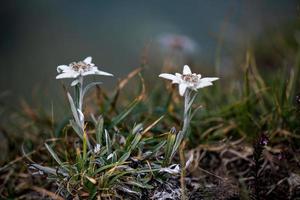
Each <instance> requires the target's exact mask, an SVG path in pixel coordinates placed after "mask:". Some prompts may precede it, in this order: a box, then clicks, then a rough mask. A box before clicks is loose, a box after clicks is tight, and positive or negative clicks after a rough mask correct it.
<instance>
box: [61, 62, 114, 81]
mask: <svg viewBox="0 0 300 200" xmlns="http://www.w3.org/2000/svg"><path fill="white" fill-rule="evenodd" d="M57 72H58V73H61V74H59V75H57V76H56V79H61V78H77V77H79V76H87V75H93V74H95V75H103V76H113V75H112V74H110V73H107V72H104V71H100V70H98V67H97V66H95V64H94V63H92V57H87V58H86V59H84V60H83V61H79V62H72V63H70V64H69V65H59V66H58V67H57Z"/></svg>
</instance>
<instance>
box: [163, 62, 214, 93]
mask: <svg viewBox="0 0 300 200" xmlns="http://www.w3.org/2000/svg"><path fill="white" fill-rule="evenodd" d="M159 77H161V78H165V79H169V80H171V81H172V83H176V84H178V85H179V94H180V95H181V96H183V95H184V93H185V91H186V89H187V88H190V89H192V90H197V89H199V88H203V87H207V86H210V85H213V84H212V82H213V81H215V80H218V79H219V78H217V77H207V78H201V74H195V73H192V72H191V69H190V68H189V66H188V65H185V66H184V67H183V73H182V74H179V73H175V75H173V74H166V73H163V74H160V75H159Z"/></svg>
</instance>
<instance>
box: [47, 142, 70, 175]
mask: <svg viewBox="0 0 300 200" xmlns="http://www.w3.org/2000/svg"><path fill="white" fill-rule="evenodd" d="M45 146H46V149H47V150H48V151H49V153H50V154H51V156H52V157H53V158H54V160H55V161H56V162H57V163H58V164H59V165H60V166H61V167H62V168H64V169H65V170H66V171H68V169H67V168H66V167H65V166H64V165H63V162H62V161H61V160H60V159H59V157H58V156H57V154H56V153H55V152H54V151H53V149H52V148H51V147H50V146H49V145H48V144H47V143H45Z"/></svg>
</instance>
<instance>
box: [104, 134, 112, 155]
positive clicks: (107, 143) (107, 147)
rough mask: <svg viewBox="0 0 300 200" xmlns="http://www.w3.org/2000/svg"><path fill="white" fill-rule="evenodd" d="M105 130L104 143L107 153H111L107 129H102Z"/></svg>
mask: <svg viewBox="0 0 300 200" xmlns="http://www.w3.org/2000/svg"><path fill="white" fill-rule="evenodd" d="M104 132H105V145H106V149H107V154H108V155H109V154H111V140H110V137H109V133H108V132H107V130H106V129H105V130H104Z"/></svg>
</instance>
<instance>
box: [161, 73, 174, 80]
mask: <svg viewBox="0 0 300 200" xmlns="http://www.w3.org/2000/svg"><path fill="white" fill-rule="evenodd" d="M158 77H160V78H165V79H168V80H171V81H176V82H178V77H177V76H175V75H173V74H167V73H163V74H160V75H159V76H158Z"/></svg>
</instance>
